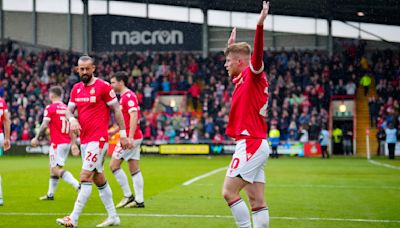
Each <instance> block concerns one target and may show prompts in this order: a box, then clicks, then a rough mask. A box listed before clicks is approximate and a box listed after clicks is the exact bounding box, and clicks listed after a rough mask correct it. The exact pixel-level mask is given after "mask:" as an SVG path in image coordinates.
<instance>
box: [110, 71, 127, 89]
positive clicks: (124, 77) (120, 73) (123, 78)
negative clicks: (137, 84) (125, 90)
mask: <svg viewBox="0 0 400 228" xmlns="http://www.w3.org/2000/svg"><path fill="white" fill-rule="evenodd" d="M111 78H115V80H117V81H118V82H120V81H123V82H124V84H125V86H127V85H128V78H129V77H128V73H126V72H125V71H118V72H117V73H115V74H114V75H113V76H112V77H111Z"/></svg>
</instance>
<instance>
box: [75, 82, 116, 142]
mask: <svg viewBox="0 0 400 228" xmlns="http://www.w3.org/2000/svg"><path fill="white" fill-rule="evenodd" d="M113 103H118V100H117V98H116V96H115V93H114V90H113V89H112V87H111V85H110V84H109V83H108V82H106V81H104V80H101V79H99V78H96V79H95V81H94V83H93V84H92V85H89V86H86V85H85V84H84V83H83V82H79V83H77V84H75V85H74V87H73V88H72V90H71V96H70V100H69V104H68V105H75V106H76V108H77V110H78V121H79V124H80V125H81V128H82V129H81V133H80V138H81V143H82V144H87V143H89V142H93V141H106V142H107V141H108V132H107V131H108V123H109V121H110V108H109V105H112V104H113Z"/></svg>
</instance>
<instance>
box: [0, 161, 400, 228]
mask: <svg viewBox="0 0 400 228" xmlns="http://www.w3.org/2000/svg"><path fill="white" fill-rule="evenodd" d="M377 160H378V161H379V162H387V160H386V159H382V158H379V159H377ZM229 161H230V157H211V158H209V157H149V156H148V157H143V158H142V160H141V170H142V173H143V176H144V181H145V204H146V208H144V209H118V213H120V214H121V215H122V216H121V227H190V228H192V227H235V223H234V220H233V218H231V217H229V216H231V213H230V210H229V208H228V207H227V206H226V203H225V202H224V200H223V199H222V197H221V194H220V192H221V187H222V182H223V179H224V176H225V172H224V171H221V172H219V173H216V174H214V175H212V176H209V177H207V178H204V179H201V180H199V181H197V182H194V183H193V184H191V185H188V186H182V183H183V182H185V181H187V180H190V179H191V178H193V177H196V176H199V175H201V174H204V173H207V172H209V171H212V170H214V169H217V168H220V167H223V166H227V165H228V163H229ZM108 162H109V160H108V159H107V161H106V163H105V164H106V172H105V174H106V177H107V179H108V181H109V182H110V185H111V188H112V190H113V198H114V202H116V203H117V202H119V200H120V199H121V197H122V191H121V189H120V188H119V186H118V184H117V182H116V181H115V178H114V176H113V175H112V174H111V172H110V171H109V170H108V169H107V164H108ZM387 163H388V164H391V165H394V166H400V161H399V160H395V161H390V162H387ZM47 166H48V158H47V157H46V156H39V157H37V156H36V157H11V156H6V157H0V174H1V176H2V179H3V184H2V185H3V186H2V187H3V197H4V201H5V202H4V206H2V207H0V227H22V226H23V227H57V225H56V224H55V219H56V218H58V217H62V216H63V215H67V214H69V213H70V212H71V210H72V208H73V204H74V201H75V199H76V195H77V193H76V192H75V191H74V190H73V188H72V187H71V186H69V185H67V184H66V183H65V182H63V181H60V183H59V186H58V189H57V191H56V195H55V200H54V201H46V202H43V201H39V200H38V197H39V196H41V195H44V194H45V193H46V192H47V186H48V177H49V174H48V167H47ZM80 167H81V160H80V158H73V157H70V158H69V159H68V161H67V163H66V169H68V170H70V171H71V172H72V173H73V175H74V176H75V177H78V175H79V171H80ZM123 167H124V169H125V170H127V167H126V165H124V166H123ZM265 171H266V176H267V185H266V192H265V195H266V199H267V202H268V205H269V210H270V216H271V227H283V228H285V227H297V228H301V227H304V228H305V227H360V228H361V227H363V228H365V227H400V213H399V211H400V194H399V192H400V170H394V169H389V168H386V167H380V166H376V165H373V164H370V163H368V162H367V161H366V159H362V158H333V159H329V160H322V159H320V158H280V159H274V160H269V161H268V164H267V167H266V169H265ZM129 181H130V182H131V180H129ZM11 213H14V214H11ZM30 213H34V214H30ZM90 213H96V214H94V215H93V214H92V215H90ZM99 213H102V214H99ZM105 213H106V211H105V209H104V207H103V205H102V203H101V201H100V199H99V196H98V191H97V190H96V189H95V187H94V188H93V192H92V196H91V198H90V199H89V201H88V203H87V205H86V207H85V208H84V215H82V217H81V218H80V220H79V226H80V227H94V226H95V225H96V224H98V223H100V222H101V221H102V220H103V219H105V217H106V215H105ZM156 215H158V216H156ZM168 215H179V216H180V217H172V216H168ZM181 215H200V217H193V216H192V217H181ZM204 215H206V216H209V215H221V216H222V217H205V216H204ZM287 217H290V218H287ZM308 218H317V219H323V218H336V219H339V220H336V221H332V220H328V221H327V220H308ZM342 219H366V220H373V221H369V222H367V221H363V222H361V221H358V222H357V221H345V220H342ZM379 220H396V221H397V222H396V221H391V222H387V221H386V222H385V221H379Z"/></svg>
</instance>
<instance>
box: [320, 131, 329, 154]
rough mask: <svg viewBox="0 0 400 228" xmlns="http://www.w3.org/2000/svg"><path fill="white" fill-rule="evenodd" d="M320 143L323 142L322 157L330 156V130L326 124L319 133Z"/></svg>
mask: <svg viewBox="0 0 400 228" xmlns="http://www.w3.org/2000/svg"><path fill="white" fill-rule="evenodd" d="M319 143H320V144H321V150H322V158H329V152H328V146H329V132H328V130H327V129H326V127H325V126H323V127H322V128H321V132H320V133H319Z"/></svg>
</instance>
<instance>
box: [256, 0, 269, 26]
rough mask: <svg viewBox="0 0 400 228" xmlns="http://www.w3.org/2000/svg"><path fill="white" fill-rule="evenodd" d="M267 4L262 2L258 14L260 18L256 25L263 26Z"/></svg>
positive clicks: (266, 13)
mask: <svg viewBox="0 0 400 228" xmlns="http://www.w3.org/2000/svg"><path fill="white" fill-rule="evenodd" d="M268 11H269V2H266V1H263V8H262V10H261V12H260V17H259V18H258V25H263V24H264V21H265V18H267V16H268Z"/></svg>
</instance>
